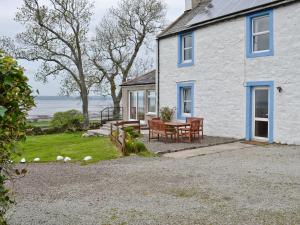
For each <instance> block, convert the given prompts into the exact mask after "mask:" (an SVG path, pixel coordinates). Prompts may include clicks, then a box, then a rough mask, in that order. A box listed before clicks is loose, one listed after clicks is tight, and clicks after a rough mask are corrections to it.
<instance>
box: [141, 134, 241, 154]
mask: <svg viewBox="0 0 300 225" xmlns="http://www.w3.org/2000/svg"><path fill="white" fill-rule="evenodd" d="M141 140H142V141H143V142H144V144H145V146H146V148H147V149H148V150H149V151H152V152H155V153H157V154H165V153H171V152H178V151H184V150H189V149H196V148H204V147H209V146H214V145H220V144H228V143H233V142H237V141H239V140H237V139H234V138H225V137H211V136H204V138H203V139H202V140H201V141H200V142H199V141H195V142H191V143H188V142H187V143H185V142H184V143H183V142H179V143H178V142H173V143H164V141H162V140H159V141H158V140H151V141H149V140H148V134H147V133H144V134H143V136H142V138H141Z"/></svg>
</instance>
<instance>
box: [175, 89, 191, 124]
mask: <svg viewBox="0 0 300 225" xmlns="http://www.w3.org/2000/svg"><path fill="white" fill-rule="evenodd" d="M193 107H194V84H193V83H179V84H177V118H178V119H180V120H184V119H185V118H186V117H191V116H193V113H194V108H193Z"/></svg>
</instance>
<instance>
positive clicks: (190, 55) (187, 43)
mask: <svg viewBox="0 0 300 225" xmlns="http://www.w3.org/2000/svg"><path fill="white" fill-rule="evenodd" d="M193 64H194V34H193V33H187V34H181V35H179V37H178V67H186V66H192V65H193Z"/></svg>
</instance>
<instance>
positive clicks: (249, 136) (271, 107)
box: [246, 81, 274, 143]
mask: <svg viewBox="0 0 300 225" xmlns="http://www.w3.org/2000/svg"><path fill="white" fill-rule="evenodd" d="M255 87H268V88H269V143H273V142H274V81H253V82H247V83H246V140H247V141H250V140H252V138H253V137H252V133H253V132H252V129H253V127H252V126H253V125H252V124H253V123H252V121H253V115H252V112H253V96H252V93H253V88H255Z"/></svg>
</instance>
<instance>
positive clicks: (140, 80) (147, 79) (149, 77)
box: [121, 70, 156, 86]
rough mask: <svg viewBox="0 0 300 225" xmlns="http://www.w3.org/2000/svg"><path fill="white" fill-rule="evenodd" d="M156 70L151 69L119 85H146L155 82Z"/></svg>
mask: <svg viewBox="0 0 300 225" xmlns="http://www.w3.org/2000/svg"><path fill="white" fill-rule="evenodd" d="M155 77H156V70H152V71H150V72H148V73H146V74H144V75H141V76H138V77H136V78H134V79H132V80H129V81H126V82H124V83H123V84H121V86H134V85H146V84H156V78H155Z"/></svg>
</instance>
